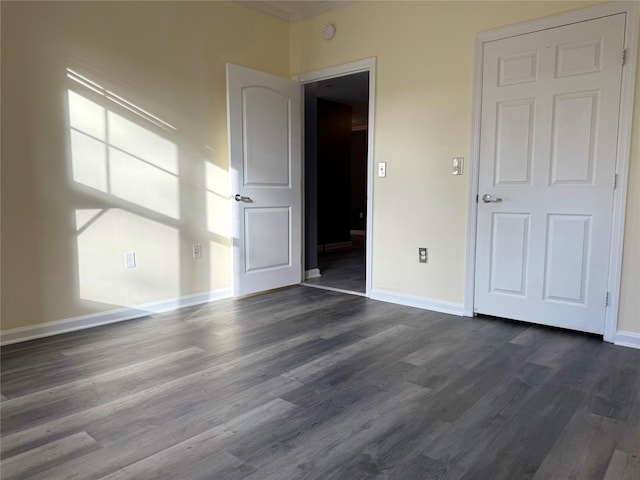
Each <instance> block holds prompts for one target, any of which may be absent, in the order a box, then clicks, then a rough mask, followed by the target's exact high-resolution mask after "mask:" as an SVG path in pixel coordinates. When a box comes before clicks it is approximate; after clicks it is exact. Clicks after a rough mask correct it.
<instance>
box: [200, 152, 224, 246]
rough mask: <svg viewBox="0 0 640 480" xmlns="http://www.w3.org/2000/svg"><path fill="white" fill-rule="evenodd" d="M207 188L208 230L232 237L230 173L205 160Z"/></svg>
mask: <svg viewBox="0 0 640 480" xmlns="http://www.w3.org/2000/svg"><path fill="white" fill-rule="evenodd" d="M204 165H205V185H206V189H207V230H209V231H210V232H211V233H215V234H216V235H220V236H221V237H224V238H230V237H231V205H230V203H229V202H230V200H229V173H228V172H227V171H226V170H223V169H222V168H220V167H218V166H217V165H214V164H213V163H211V162H208V161H205V162H204Z"/></svg>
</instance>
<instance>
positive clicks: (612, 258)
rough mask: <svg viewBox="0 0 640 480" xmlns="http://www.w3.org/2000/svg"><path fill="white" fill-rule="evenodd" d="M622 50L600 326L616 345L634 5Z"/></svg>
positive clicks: (638, 16) (637, 19)
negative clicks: (605, 295)
mask: <svg viewBox="0 0 640 480" xmlns="http://www.w3.org/2000/svg"><path fill="white" fill-rule="evenodd" d="M626 12H627V22H626V28H625V39H624V48H625V49H626V62H625V65H624V66H623V67H622V85H621V92H620V117H619V121H618V156H617V158H616V174H617V175H618V176H617V188H616V189H615V190H614V192H613V213H612V225H611V250H610V252H609V282H608V291H609V301H610V303H609V307H608V308H607V311H606V314H605V315H606V316H605V322H604V339H605V341H607V342H614V341H616V336H617V334H616V330H617V326H618V312H619V306H620V281H621V278H622V249H623V246H624V221H625V214H626V207H627V189H628V183H629V158H630V156H631V131H632V130H631V127H632V121H633V97H634V93H635V92H634V88H635V82H636V67H637V66H636V59H637V58H638V26H639V24H640V8H638V4H637V3H636V2H631V4H630V5H628V6H627V9H626Z"/></svg>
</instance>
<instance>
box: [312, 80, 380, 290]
mask: <svg viewBox="0 0 640 480" xmlns="http://www.w3.org/2000/svg"><path fill="white" fill-rule="evenodd" d="M304 96H305V100H304V101H305V283H306V284H307V285H311V286H317V287H322V288H330V289H337V290H341V291H347V292H352V293H358V294H365V292H366V278H367V272H366V245H367V241H366V240H367V239H366V230H367V229H366V225H367V214H368V212H367V165H368V156H367V155H368V138H369V136H368V130H367V129H368V123H369V72H368V71H365V72H360V73H354V74H350V75H344V76H339V77H333V78H330V79H326V80H320V81H316V82H312V83H307V84H305V91H304Z"/></svg>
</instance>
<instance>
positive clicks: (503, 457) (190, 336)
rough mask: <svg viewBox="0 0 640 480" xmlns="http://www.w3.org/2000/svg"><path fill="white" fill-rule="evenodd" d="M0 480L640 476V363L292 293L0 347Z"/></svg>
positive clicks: (354, 301)
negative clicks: (0, 426)
mask: <svg viewBox="0 0 640 480" xmlns="http://www.w3.org/2000/svg"><path fill="white" fill-rule="evenodd" d="M2 395H3V396H2V403H1V408H2V445H1V452H2V464H1V469H2V478H3V479H17V478H24V479H30V480H37V479H47V480H52V479H71V478H73V479H98V478H105V479H155V478H157V479H215V480H225V479H246V480H287V479H324V480H343V479H344V480H346V479H349V480H353V479H362V480H364V479H400V480H411V479H465V480H467V479H480V480H484V479H487V480H499V479H508V480H517V479H535V480H542V479H545V480H546V479H577V480H588V479H606V480H631V479H638V478H639V475H640V351H638V350H633V349H628V348H623V347H616V346H613V345H611V344H607V343H603V342H602V341H601V339H599V338H597V337H594V336H589V335H583V334H579V333H572V332H566V331H561V330H554V329H548V328H541V327H536V326H529V325H526V324H521V323H515V322H508V321H504V320H498V319H483V318H480V319H468V318H460V317H453V316H448V315H445V314H439V313H434V312H428V311H424V310H418V309H413V308H409V307H402V306H398V305H392V304H386V303H382V302H376V301H373V300H369V299H366V298H363V297H359V296H353V295H345V294H340V293H336V292H330V291H325V290H320V289H316V288H307V287H300V286H298V287H293V288H289V289H284V290H280V291H276V292H271V293H268V294H264V295H258V296H253V297H248V298H244V299H239V300H226V301H221V302H217V303H214V304H208V305H204V306H198V307H192V308H186V309H182V310H179V311H175V312H171V313H168V314H162V315H154V316H150V317H147V318H143V319H139V320H133V321H129V322H123V323H119V324H114V325H109V326H104V327H99V328H95V329H91V330H84V331H80V332H75V333H70V334H65V335H59V336H55V337H50V338H46V339H40V340H35V341H31V342H25V343H22V344H17V345H12V346H7V347H5V348H3V349H2Z"/></svg>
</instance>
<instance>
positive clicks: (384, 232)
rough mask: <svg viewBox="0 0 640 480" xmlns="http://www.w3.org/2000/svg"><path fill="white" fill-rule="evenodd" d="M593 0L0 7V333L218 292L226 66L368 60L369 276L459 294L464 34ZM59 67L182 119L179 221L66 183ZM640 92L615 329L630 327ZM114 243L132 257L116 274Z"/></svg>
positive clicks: (637, 325)
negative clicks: (306, 9) (324, 30)
mask: <svg viewBox="0 0 640 480" xmlns="http://www.w3.org/2000/svg"><path fill="white" fill-rule="evenodd" d="M588 4H590V3H589V2H573V1H572V2H496V3H491V2H469V3H467V2H360V3H356V4H354V5H351V6H348V7H344V8H342V9H339V10H336V11H333V12H330V13H327V14H323V15H321V16H318V17H316V18H314V19H310V20H306V21H302V22H298V23H296V24H293V25H292V26H287V25H286V24H284V23H283V22H280V21H278V20H275V19H272V18H270V17H267V16H264V15H261V14H258V13H255V12H252V11H251V10H248V9H245V8H243V7H240V6H237V5H234V4H230V3H224V2H202V3H198V2H181V3H164V2H129V3H127V2H123V3H120V2H117V3H116V2H104V3H88V2H71V3H54V2H46V3H29V2H23V3H8V2H2V7H1V8H2V119H3V120H4V121H3V122H2V140H3V142H2V217H1V218H2V237H3V238H2V286H3V292H2V293H3V295H2V300H3V302H2V329H3V330H6V329H11V328H15V327H21V326H27V325H33V324H37V323H41V322H46V321H52V320H58V319H63V318H69V317H73V316H77V315H82V314H87V313H92V312H98V311H104V310H109V309H112V308H114V307H118V306H127V305H133V304H137V303H144V302H153V301H159V300H164V299H168V298H172V297H175V296H183V295H189V294H194V293H199V292H203V291H209V290H216V289H219V288H226V287H229V284H230V256H229V246H228V245H229V239H228V232H225V231H224V228H223V227H222V226H221V224H222V225H224V222H225V217H224V215H222V214H220V210H221V208H224V207H223V204H221V203H220V202H221V200H220V198H221V197H220V196H219V195H218V194H219V193H222V194H224V193H228V192H224V189H225V188H226V187H225V186H226V170H227V139H226V134H227V133H226V105H225V90H224V86H225V81H224V64H225V62H232V63H238V64H241V65H245V66H249V67H252V68H256V69H260V70H264V71H267V72H271V73H274V74H279V75H284V76H286V75H288V74H290V73H291V74H297V73H304V72H309V71H313V70H317V69H321V68H325V67H329V66H334V65H337V64H341V63H345V62H351V61H354V60H357V59H361V58H365V57H371V56H376V57H377V79H376V80H377V92H376V102H377V103H376V130H375V145H374V149H375V150H374V155H375V160H376V161H386V162H388V167H387V168H388V170H387V177H386V178H385V179H378V178H376V179H375V183H374V209H373V221H374V225H375V227H374V229H375V234H374V239H373V242H374V258H373V286H374V288H376V289H382V290H388V291H392V292H398V293H401V294H407V295H415V296H420V297H425V298H430V299H435V300H440V301H448V302H454V303H462V302H463V301H464V278H465V248H466V242H467V238H466V222H467V212H466V208H467V185H468V176H466V175H464V176H462V177H453V176H451V175H450V163H451V158H452V157H454V156H464V157H465V158H466V159H468V158H469V147H470V121H471V92H472V77H473V74H472V69H473V48H474V38H475V34H476V33H477V32H480V31H483V30H487V29H492V28H496V27H500V26H504V25H509V24H512V23H517V22H522V21H527V20H531V19H534V18H539V17H542V16H545V15H550V14H553V13H558V12H561V11H568V10H573V9H577V8H581V7H583V6H586V5H588ZM329 21H331V22H334V23H335V24H336V27H337V30H338V33H337V35H336V37H335V39H334V40H332V41H331V42H325V41H323V40H322V39H321V36H320V31H321V27H322V26H323V25H325V24H326V23H327V22H329ZM69 66H72V67H75V68H76V69H77V70H81V71H82V72H86V73H87V75H89V74H90V76H91V78H93V79H94V80H96V81H98V82H102V83H103V85H104V86H107V87H110V88H111V89H113V90H114V91H117V92H118V93H121V95H122V96H125V97H126V98H128V99H130V100H132V101H134V102H135V103H136V104H138V105H140V106H141V107H143V108H145V109H147V110H149V111H150V112H152V113H154V114H156V115H158V116H160V117H161V118H163V119H165V120H166V121H167V122H169V123H171V124H173V125H175V126H176V127H177V131H176V132H175V133H167V134H166V137H167V138H168V139H169V140H170V141H171V142H173V143H175V144H176V145H177V147H178V152H179V153H178V155H179V166H180V174H179V184H180V209H179V218H178V219H175V218H173V219H172V218H167V217H166V216H163V215H162V214H158V212H156V211H154V210H153V209H148V208H144V207H143V206H139V205H134V204H131V202H123V201H122V200H120V199H118V198H113V196H110V195H105V194H103V193H99V192H98V193H96V192H95V191H93V190H92V189H90V188H87V187H85V186H83V185H78V182H74V181H73V180H72V175H73V171H72V167H71V159H70V158H69V148H68V146H67V139H68V136H69V132H68V127H67V125H66V119H65V118H66V93H65V92H66V90H67V88H68V82H67V81H66V80H65V68H67V67H69ZM638 89H639V91H640V86H638ZM639 98H640V95H638V96H637V98H636V105H635V107H636V108H635V114H634V118H635V123H634V139H635V141H634V145H633V153H632V159H631V176H630V188H629V199H628V202H627V226H626V234H625V245H626V247H625V252H624V264H623V285H622V300H621V317H620V324H619V326H620V328H621V329H623V330H630V331H635V332H640V322H639V320H638V313H637V312H638V311H640V303H639V302H640V294H639V293H640V292H639V289H638V282H639V281H640V271H639V270H640V254H639V252H638V250H639V249H638V247H637V245H638V244H640V145H639V142H638V139H639V138H640V106H639V105H640V101H638V99H639ZM125 187H126V188H127V189H128V190H129V191H133V192H135V189H136V184H135V182H132V184H130V185H126V186H125ZM102 211H104V212H107V213H108V214H103V215H102V216H100V217H98V218H97V220H96V221H95V222H94V223H90V224H89V228H88V229H87V228H86V226H85V227H83V223H84V222H85V221H87V219H94V220H95V217H94V215H95V213H96V212H102ZM398 232H402V234H401V235H400V234H398ZM158 239H161V240H160V241H159V240H158ZM196 241H197V242H200V243H202V244H203V246H204V247H205V252H204V253H205V255H204V258H203V259H201V260H200V261H195V260H193V259H192V258H191V245H192V243H194V242H196ZM94 245H96V247H95V248H94V247H93V246H94ZM418 246H427V247H429V250H430V252H429V253H430V259H429V264H427V265H420V264H418V263H417V262H416V249H417V247H418ZM124 250H135V251H136V253H137V255H138V263H139V265H138V268H137V269H135V270H124V269H122V268H120V267H118V269H117V270H116V269H113V267H112V265H116V264H119V265H122V262H123V259H122V253H123V251H124ZM110 268H112V270H109V269H110ZM176 278H177V280H176ZM80 279H83V281H82V282H81V281H80ZM87 279H88V280H87ZM84 280H87V281H84ZM81 284H82V285H81ZM87 285H88V286H87Z"/></svg>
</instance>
